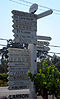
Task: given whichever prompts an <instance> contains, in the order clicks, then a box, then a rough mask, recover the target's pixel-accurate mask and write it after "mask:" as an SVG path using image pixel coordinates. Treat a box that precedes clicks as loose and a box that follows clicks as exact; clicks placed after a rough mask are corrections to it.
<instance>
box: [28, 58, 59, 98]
mask: <svg viewBox="0 0 60 99" xmlns="http://www.w3.org/2000/svg"><path fill="white" fill-rule="evenodd" d="M47 61H48V60H47V59H46V60H44V61H43V63H42V65H41V68H40V70H39V72H38V73H36V74H34V75H33V74H32V73H31V72H30V71H28V75H29V77H30V79H31V81H33V82H34V85H35V89H36V93H37V95H42V97H43V99H48V94H49V95H55V96H56V97H57V96H58V95H60V72H59V71H58V69H57V68H56V67H55V66H54V65H52V64H49V65H48V64H47V63H48V62H47Z"/></svg>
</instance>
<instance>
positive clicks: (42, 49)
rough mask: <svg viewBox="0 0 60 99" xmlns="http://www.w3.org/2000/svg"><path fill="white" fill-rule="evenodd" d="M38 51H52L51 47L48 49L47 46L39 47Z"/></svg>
mask: <svg viewBox="0 0 60 99" xmlns="http://www.w3.org/2000/svg"><path fill="white" fill-rule="evenodd" d="M37 50H39V51H47V52H48V51H49V50H50V48H49V47H46V46H37Z"/></svg>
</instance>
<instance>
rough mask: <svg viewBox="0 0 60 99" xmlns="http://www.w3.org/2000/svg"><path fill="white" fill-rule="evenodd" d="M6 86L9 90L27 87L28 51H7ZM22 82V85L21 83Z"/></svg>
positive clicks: (29, 61) (10, 49) (16, 49)
mask: <svg viewBox="0 0 60 99" xmlns="http://www.w3.org/2000/svg"><path fill="white" fill-rule="evenodd" d="M8 52H9V53H8V56H9V58H8V60H9V63H8V66H9V67H8V70H9V72H8V75H9V77H8V80H9V82H8V85H9V89H25V88H28V86H29V77H28V70H29V69H30V66H31V60H30V52H29V50H28V49H18V48H9V49H8ZM21 82H22V83H21Z"/></svg>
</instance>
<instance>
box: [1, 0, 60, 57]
mask: <svg viewBox="0 0 60 99" xmlns="http://www.w3.org/2000/svg"><path fill="white" fill-rule="evenodd" d="M14 1H16V2H19V3H20V4H18V3H14V2H12V1H9V0H0V38H4V39H13V38H14V37H13V34H14V33H13V32H12V29H13V28H12V25H13V22H12V13H11V11H12V10H19V11H25V12H29V8H30V6H31V4H29V3H26V2H23V0H14ZM26 1H28V2H29V1H30V2H31V3H32V4H33V3H37V4H38V5H42V6H46V7H49V8H51V9H57V10H60V0H26ZM23 4H25V5H23ZM26 5H28V6H26ZM42 9H43V10H42ZM47 10H48V9H47V8H42V7H40V6H38V10H37V11H36V14H40V13H42V12H44V11H47ZM56 13H58V14H56ZM59 14H60V12H56V11H54V10H53V14H51V15H49V16H46V17H44V18H41V19H38V21H37V35H40V36H50V37H51V38H52V40H51V41H50V45H56V46H60V15H59ZM0 44H4V45H6V44H7V42H6V41H2V40H0ZM0 48H2V46H0ZM50 52H56V53H60V48H58V47H50ZM57 55H59V56H60V54H57Z"/></svg>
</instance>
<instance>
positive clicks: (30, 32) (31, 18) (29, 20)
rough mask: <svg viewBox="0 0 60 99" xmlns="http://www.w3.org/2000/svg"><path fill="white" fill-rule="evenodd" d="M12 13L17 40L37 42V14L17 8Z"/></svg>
mask: <svg viewBox="0 0 60 99" xmlns="http://www.w3.org/2000/svg"><path fill="white" fill-rule="evenodd" d="M12 14H13V16H12V18H13V23H14V24H13V28H14V29H13V32H14V37H15V42H19V43H34V44H36V41H37V40H36V39H37V38H36V31H37V15H35V14H31V13H27V12H22V11H16V10H13V11H12Z"/></svg>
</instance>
